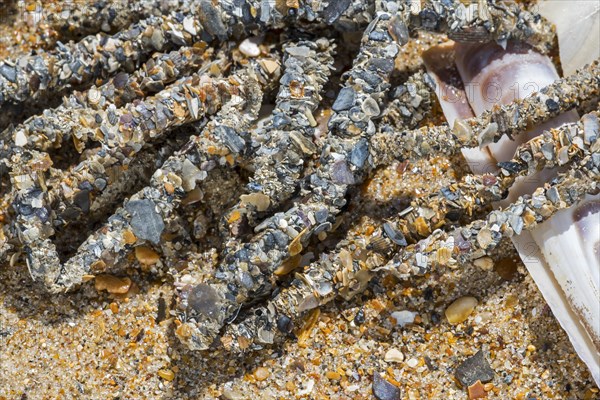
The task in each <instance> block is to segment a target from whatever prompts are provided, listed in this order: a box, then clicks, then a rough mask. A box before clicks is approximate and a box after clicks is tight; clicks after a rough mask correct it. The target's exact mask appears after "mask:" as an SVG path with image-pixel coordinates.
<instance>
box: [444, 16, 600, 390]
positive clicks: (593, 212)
mask: <svg viewBox="0 0 600 400" xmlns="http://www.w3.org/2000/svg"><path fill="white" fill-rule="evenodd" d="M571 9H572V7H569V8H568V10H567V11H566V13H567V14H568V13H569V10H571ZM571 13H572V15H577V12H576V11H572V12H571ZM563 17H564V18H562V19H560V21H562V22H561V23H564V21H567V20H571V19H570V18H567V17H565V16H563ZM573 18H574V17H573ZM557 22H559V20H557ZM566 28H568V27H566ZM566 28H565V27H562V28H561V27H560V26H558V27H557V29H558V31H559V32H560V31H561V29H562V30H564V29H566ZM570 37H571V36H570ZM559 40H560V35H559ZM570 40H573V41H574V43H580V42H581V43H584V42H586V41H585V40H584V39H582V40H581V41H577V40H575V39H573V38H572V37H571V39H570ZM587 43H589V42H587ZM560 44H561V43H560V42H559V45H560ZM562 45H563V46H565V47H569V46H571V45H572V44H571V43H565V42H563V43H562ZM596 47H597V46H596ZM593 51H595V50H593ZM561 54H564V51H562V52H561ZM577 59H579V58H578V57H575V56H573V57H571V58H570V59H569V60H567V62H569V67H570V68H572V69H570V70H573V69H575V68H579V67H582V66H583V65H575V64H576V60H577ZM456 64H457V68H458V70H459V71H460V75H461V77H462V81H463V82H469V85H471V86H473V87H468V88H467V89H468V90H467V94H468V100H469V104H470V106H471V107H472V108H473V110H474V111H475V114H477V115H478V114H481V113H482V112H483V111H485V110H489V109H490V108H491V107H493V106H494V105H496V104H506V103H508V102H510V101H512V100H513V99H516V98H524V97H526V96H528V95H529V94H531V93H532V92H537V91H539V90H540V89H541V88H543V87H545V86H546V85H548V84H550V83H552V82H553V81H554V80H556V79H558V78H559V77H558V74H557V72H556V69H555V68H554V65H553V64H552V62H551V60H550V59H549V58H548V57H546V56H543V55H540V54H538V53H536V52H535V51H533V50H532V49H530V48H528V47H526V46H524V45H522V44H519V43H514V42H508V43H506V46H505V48H503V47H502V46H500V45H498V44H496V43H487V44H458V45H457V46H456ZM563 65H564V64H563ZM490 90H492V91H493V93H491V92H490ZM438 96H439V93H438ZM444 112H446V109H444ZM453 118H454V119H456V116H455V113H454V111H453V110H451V111H449V112H448V119H453ZM576 120H578V116H577V114H576V112H575V111H571V112H569V113H565V114H563V115H561V116H559V117H557V118H555V119H554V120H551V121H548V122H547V123H546V124H543V125H542V126H539V127H536V129H533V130H531V131H529V132H527V133H525V134H522V135H519V136H518V137H517V138H516V140H513V141H511V140H510V138H503V139H502V140H500V141H499V142H497V143H493V144H490V145H488V146H485V148H483V149H464V150H463V154H464V155H465V158H466V159H467V161H468V162H469V163H470V166H471V169H472V170H473V171H474V172H475V173H485V172H490V171H491V170H495V169H496V168H497V167H496V165H497V162H498V161H507V160H510V159H511V158H512V156H513V154H514V152H515V149H516V147H517V146H518V145H519V144H521V143H523V142H524V141H527V140H529V139H531V138H532V137H535V136H537V135H538V134H539V133H541V132H542V131H543V130H547V129H549V128H551V127H555V126H558V125H560V124H562V123H564V122H570V121H576ZM590 122H591V125H590V135H589V136H590V137H592V136H594V134H595V131H594V129H593V125H594V124H593V122H594V121H588V124H589V123H590ZM459 128H460V127H459ZM575 145H576V144H575ZM555 174H556V171H555V170H544V171H542V172H541V173H539V174H537V175H536V176H535V177H536V178H537V179H533V180H531V179H529V180H528V182H523V181H517V182H516V183H515V185H513V187H512V188H511V190H510V194H511V196H512V198H514V197H516V196H518V195H521V194H526V193H532V192H533V190H534V189H535V187H537V186H539V185H540V184H542V183H543V182H546V181H548V180H549V179H550V178H551V177H552V176H554V175H555ZM508 201H512V200H511V199H510V198H509V199H508ZM599 218H600V195H594V196H590V195H588V196H587V197H586V198H585V199H584V201H582V202H580V203H579V204H577V205H575V206H574V207H572V208H570V209H567V210H563V211H562V212H559V213H557V214H556V215H555V216H554V217H553V218H551V219H550V220H548V221H547V222H545V223H543V224H540V225H539V226H537V227H536V228H534V229H533V230H532V231H523V232H521V233H520V234H518V235H516V236H514V237H513V242H514V244H515V247H516V248H517V250H518V251H519V253H520V255H521V258H522V260H523V262H524V264H525V265H526V267H527V269H528V271H529V273H530V274H531V275H532V277H533V279H534V280H535V282H536V284H537V285H538V287H539V289H540V291H541V292H542V295H543V296H544V298H545V300H546V301H547V303H548V305H549V306H550V308H551V309H552V312H553V314H554V315H555V316H556V318H557V320H558V322H559V323H560V324H561V326H562V327H563V329H565V331H566V332H567V334H568V336H569V339H570V340H571V343H572V344H573V347H574V348H575V351H576V352H577V353H578V354H579V356H580V357H581V359H582V360H583V361H584V362H585V363H586V364H587V366H588V367H589V369H590V371H591V373H592V376H593V378H594V380H595V381H596V382H597V383H600V353H599V350H600V224H599V223H598V221H599ZM485 239H486V238H485V237H481V238H480V237H478V240H485ZM532 244H533V245H534V248H533V249H532ZM532 250H533V251H532ZM573 254H578V255H579V257H578V258H576V259H575V258H574V257H573Z"/></svg>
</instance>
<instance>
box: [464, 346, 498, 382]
mask: <svg viewBox="0 0 600 400" xmlns="http://www.w3.org/2000/svg"><path fill="white" fill-rule="evenodd" d="M454 376H456V379H458V380H459V382H460V383H461V384H462V385H463V386H464V387H469V386H471V385H472V384H474V383H475V382H477V381H481V382H483V383H486V382H490V381H491V380H492V379H494V370H493V369H492V367H490V364H489V363H488V361H487V360H486V358H485V356H484V355H483V351H482V350H479V351H478V352H477V353H476V354H475V355H474V356H472V357H469V358H467V359H466V360H465V361H463V363H462V364H460V365H459V366H458V368H456V371H455V372H454Z"/></svg>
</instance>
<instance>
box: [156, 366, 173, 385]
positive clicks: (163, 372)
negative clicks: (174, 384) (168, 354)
mask: <svg viewBox="0 0 600 400" xmlns="http://www.w3.org/2000/svg"><path fill="white" fill-rule="evenodd" d="M158 376H160V377H161V378H163V379H164V380H166V381H169V382H171V381H172V380H173V379H175V372H173V371H172V370H170V369H159V370H158Z"/></svg>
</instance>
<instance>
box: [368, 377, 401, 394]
mask: <svg viewBox="0 0 600 400" xmlns="http://www.w3.org/2000/svg"><path fill="white" fill-rule="evenodd" d="M373 396H375V398H376V399H377V400H399V399H400V389H399V388H397V387H396V386H394V385H393V384H391V383H390V382H388V381H387V379H384V378H382V377H381V375H380V374H379V372H375V373H374V374H373Z"/></svg>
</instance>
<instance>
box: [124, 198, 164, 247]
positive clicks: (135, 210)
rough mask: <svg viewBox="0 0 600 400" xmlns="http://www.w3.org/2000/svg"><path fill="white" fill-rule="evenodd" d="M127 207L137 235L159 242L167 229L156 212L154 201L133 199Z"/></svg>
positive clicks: (155, 242) (132, 226)
mask: <svg viewBox="0 0 600 400" xmlns="http://www.w3.org/2000/svg"><path fill="white" fill-rule="evenodd" d="M125 209H126V210H127V211H128V212H129V213H130V214H131V229H132V230H133V233H134V234H135V236H137V237H138V238H140V239H143V240H149V241H151V242H152V243H154V244H157V243H158V242H159V241H160V235H161V234H162V232H163V230H164V229H165V223H164V222H163V220H162V217H161V216H160V214H159V213H157V212H156V210H155V204H154V202H153V201H152V200H148V199H143V200H132V201H130V202H129V203H127V205H126V206H125Z"/></svg>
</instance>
